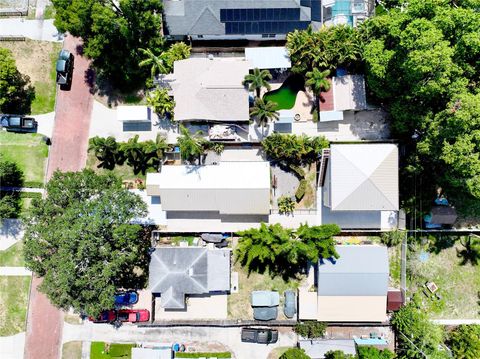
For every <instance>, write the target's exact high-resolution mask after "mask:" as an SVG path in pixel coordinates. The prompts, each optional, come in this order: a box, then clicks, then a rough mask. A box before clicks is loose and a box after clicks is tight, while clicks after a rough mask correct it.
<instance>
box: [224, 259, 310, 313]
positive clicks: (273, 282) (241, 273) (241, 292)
mask: <svg viewBox="0 0 480 359" xmlns="http://www.w3.org/2000/svg"><path fill="white" fill-rule="evenodd" d="M233 271H234V272H238V293H232V294H230V295H229V296H228V319H253V310H252V307H251V305H250V293H251V292H252V291H254V290H274V291H278V292H279V294H280V305H279V307H278V318H277V319H279V320H282V319H286V318H285V316H284V314H283V300H284V297H283V292H284V291H285V290H287V289H297V288H298V286H299V285H300V282H301V280H296V279H290V280H289V281H288V282H287V281H284V280H283V279H282V278H281V277H278V276H277V277H274V278H272V277H270V275H268V274H267V273H265V274H259V273H255V272H252V273H250V275H248V273H247V271H246V269H244V268H243V267H242V266H241V265H240V264H239V263H235V265H234V266H233Z"/></svg>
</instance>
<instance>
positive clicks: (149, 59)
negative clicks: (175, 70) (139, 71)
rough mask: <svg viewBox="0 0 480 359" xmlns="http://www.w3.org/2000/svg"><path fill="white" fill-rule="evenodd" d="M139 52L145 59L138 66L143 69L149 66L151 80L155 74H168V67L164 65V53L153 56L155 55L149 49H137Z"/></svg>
mask: <svg viewBox="0 0 480 359" xmlns="http://www.w3.org/2000/svg"><path fill="white" fill-rule="evenodd" d="M139 50H140V52H141V53H142V54H143V55H144V56H145V57H146V58H145V59H144V60H142V61H140V62H139V63H138V66H140V67H145V66H150V74H151V76H152V79H154V78H155V76H156V75H157V73H160V74H167V73H168V65H167V63H166V59H165V56H164V53H161V54H160V55H155V53H154V52H153V51H152V50H150V49H141V48H140V49H139Z"/></svg>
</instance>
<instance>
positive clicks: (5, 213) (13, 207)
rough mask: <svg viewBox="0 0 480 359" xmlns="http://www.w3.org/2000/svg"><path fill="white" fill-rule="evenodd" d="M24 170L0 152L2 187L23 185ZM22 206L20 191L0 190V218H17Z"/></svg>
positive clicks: (0, 182)
mask: <svg viewBox="0 0 480 359" xmlns="http://www.w3.org/2000/svg"><path fill="white" fill-rule="evenodd" d="M23 179H24V175H23V172H22V171H21V170H20V168H19V167H18V165H17V164H16V163H15V162H12V161H8V160H5V159H4V158H3V156H2V155H1V154H0V185H1V186H2V187H23ZM21 207H22V203H21V198H20V193H19V192H18V191H12V190H9V191H5V190H4V191H2V190H0V219H4V218H17V217H18V216H19V214H20V211H21Z"/></svg>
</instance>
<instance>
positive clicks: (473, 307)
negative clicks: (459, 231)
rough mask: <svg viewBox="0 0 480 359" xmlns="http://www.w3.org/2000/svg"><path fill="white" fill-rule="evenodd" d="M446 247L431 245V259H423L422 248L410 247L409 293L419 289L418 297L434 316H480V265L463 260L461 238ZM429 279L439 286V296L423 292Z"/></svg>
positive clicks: (462, 317) (446, 317)
mask: <svg viewBox="0 0 480 359" xmlns="http://www.w3.org/2000/svg"><path fill="white" fill-rule="evenodd" d="M452 245H453V246H452ZM446 247H447V248H441V249H439V250H437V251H436V252H435V251H432V249H431V248H430V251H428V250H427V253H428V259H426V261H423V262H422V261H421V260H420V257H419V255H420V253H421V249H420V248H418V249H417V250H415V251H412V250H410V251H409V256H408V266H407V274H408V280H409V283H408V286H409V290H410V292H409V293H408V294H409V295H412V294H413V293H415V292H416V293H417V295H416V297H417V299H418V300H419V301H421V302H422V303H423V306H424V308H425V309H426V310H428V311H429V312H430V313H431V316H432V318H434V319H480V301H479V300H480V298H479V294H480V265H477V266H473V265H472V264H470V263H468V264H465V265H462V264H461V261H462V259H461V258H459V257H458V256H457V250H462V246H461V245H460V244H459V243H458V242H455V243H453V242H452V243H451V244H449V245H447V246H446ZM424 248H425V247H424ZM424 253H425V252H424ZM423 259H424V260H425V258H423ZM427 281H433V282H435V284H436V285H437V286H438V288H439V289H438V292H437V293H438V294H439V295H440V296H441V299H440V300H438V299H433V300H432V299H429V298H428V297H427V296H426V295H425V294H424V293H423V289H424V287H423V285H424V284H425V282H427Z"/></svg>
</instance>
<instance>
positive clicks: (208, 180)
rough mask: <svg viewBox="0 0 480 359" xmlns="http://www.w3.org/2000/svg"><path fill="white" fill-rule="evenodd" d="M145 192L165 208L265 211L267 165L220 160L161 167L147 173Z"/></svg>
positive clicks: (168, 209)
mask: <svg viewBox="0 0 480 359" xmlns="http://www.w3.org/2000/svg"><path fill="white" fill-rule="evenodd" d="M147 193H148V194H149V195H150V194H154V195H155V194H159V195H160V200H161V203H162V208H163V209H164V210H166V211H214V212H217V211H218V212H220V213H222V214H268V213H269V211H270V164H269V163H268V162H220V164H218V165H206V166H164V167H163V168H162V172H161V173H148V174H147Z"/></svg>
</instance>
